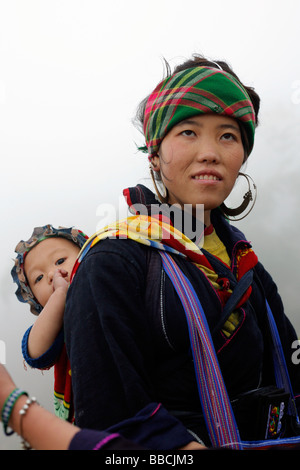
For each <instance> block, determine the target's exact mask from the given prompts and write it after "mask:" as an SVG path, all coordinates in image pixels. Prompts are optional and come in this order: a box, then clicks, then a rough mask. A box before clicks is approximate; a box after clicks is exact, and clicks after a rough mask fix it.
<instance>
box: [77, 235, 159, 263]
mask: <svg viewBox="0 0 300 470" xmlns="http://www.w3.org/2000/svg"><path fill="white" fill-rule="evenodd" d="M149 250H151V248H150V247H149V246H147V245H144V244H142V243H139V242H136V241H134V240H130V239H127V238H106V239H104V240H101V241H99V242H97V243H96V244H94V246H93V247H92V248H91V249H90V250H89V251H88V253H87V254H86V256H85V257H84V258H83V260H82V261H81V264H85V265H86V266H87V265H90V264H93V263H94V262H95V260H97V261H96V262H97V263H98V262H100V260H101V263H103V262H104V264H105V265H106V266H107V265H109V264H110V263H114V265H115V264H117V265H120V266H121V265H124V263H125V264H127V265H128V266H133V267H135V268H136V269H138V270H142V271H144V270H145V269H146V268H147V260H148V257H149ZM104 260H105V261H104Z"/></svg>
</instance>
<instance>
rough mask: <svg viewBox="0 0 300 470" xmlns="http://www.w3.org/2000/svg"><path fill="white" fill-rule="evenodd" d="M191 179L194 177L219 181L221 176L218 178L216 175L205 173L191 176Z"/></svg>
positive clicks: (195, 178)
mask: <svg viewBox="0 0 300 470" xmlns="http://www.w3.org/2000/svg"><path fill="white" fill-rule="evenodd" d="M192 179H194V180H206V181H221V178H219V177H218V176H216V175H206V174H203V175H195V176H192Z"/></svg>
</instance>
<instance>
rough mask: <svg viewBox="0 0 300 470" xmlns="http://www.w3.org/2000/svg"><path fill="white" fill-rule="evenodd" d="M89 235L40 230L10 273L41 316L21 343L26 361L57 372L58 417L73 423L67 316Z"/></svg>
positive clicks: (19, 249)
mask: <svg viewBox="0 0 300 470" xmlns="http://www.w3.org/2000/svg"><path fill="white" fill-rule="evenodd" d="M87 238H88V237H87V236H86V235H85V234H84V233H83V232H81V231H79V230H77V229H75V228H62V227H59V228H58V229H55V228H54V227H52V226H51V225H45V226H43V227H36V228H35V229H34V231H33V234H32V236H31V237H30V239H29V240H28V241H26V242H24V241H23V240H22V241H20V242H19V243H18V245H17V246H16V249H15V251H16V253H17V255H18V256H17V258H16V259H15V266H14V267H13V269H12V271H11V274H12V277H13V280H14V282H16V283H17V285H18V288H17V291H16V295H17V297H18V299H19V300H20V301H21V302H26V303H28V304H29V305H30V310H31V312H32V313H33V314H35V315H38V317H37V320H36V321H35V323H34V324H33V325H32V326H31V327H30V328H29V329H28V330H27V331H26V333H25V335H24V337H23V340H22V352H23V357H24V359H25V361H26V362H27V364H29V365H30V366H31V367H34V368H37V369H49V368H50V367H52V366H53V365H54V367H55V374H54V375H55V384H54V402H55V412H56V414H57V415H58V416H60V417H61V418H64V419H67V420H71V419H72V409H71V403H72V399H71V374H70V373H71V371H70V364H69V361H68V358H67V355H66V351H65V346H64V333H63V315H64V309H65V302H66V296H67V291H68V287H69V283H70V276H71V273H72V269H73V266H74V263H75V261H76V259H77V256H78V254H79V251H80V249H81V247H82V246H83V245H84V243H85V242H86V240H87Z"/></svg>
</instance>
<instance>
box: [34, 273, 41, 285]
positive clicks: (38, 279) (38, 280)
mask: <svg viewBox="0 0 300 470" xmlns="http://www.w3.org/2000/svg"><path fill="white" fill-rule="evenodd" d="M42 279H43V275H42V274H40V275H39V276H38V277H37V278H36V279H35V281H34V283H35V284H37V283H38V282H40V281H41V280H42Z"/></svg>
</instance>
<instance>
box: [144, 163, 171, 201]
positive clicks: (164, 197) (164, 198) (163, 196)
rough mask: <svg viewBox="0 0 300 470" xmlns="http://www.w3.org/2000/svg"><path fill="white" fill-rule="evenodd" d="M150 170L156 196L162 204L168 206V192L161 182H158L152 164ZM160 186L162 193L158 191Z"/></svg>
mask: <svg viewBox="0 0 300 470" xmlns="http://www.w3.org/2000/svg"><path fill="white" fill-rule="evenodd" d="M149 169H150V175H151V179H152V183H153V186H154V189H155V192H156V195H157V197H158V199H159V200H160V202H162V203H163V204H166V203H167V202H168V190H167V188H166V187H165V185H164V183H163V182H162V181H161V180H160V181H157V180H156V178H155V175H154V171H153V168H152V166H151V164H150V165H149ZM158 184H159V186H160V187H161V190H162V191H160V190H159V189H158Z"/></svg>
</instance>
